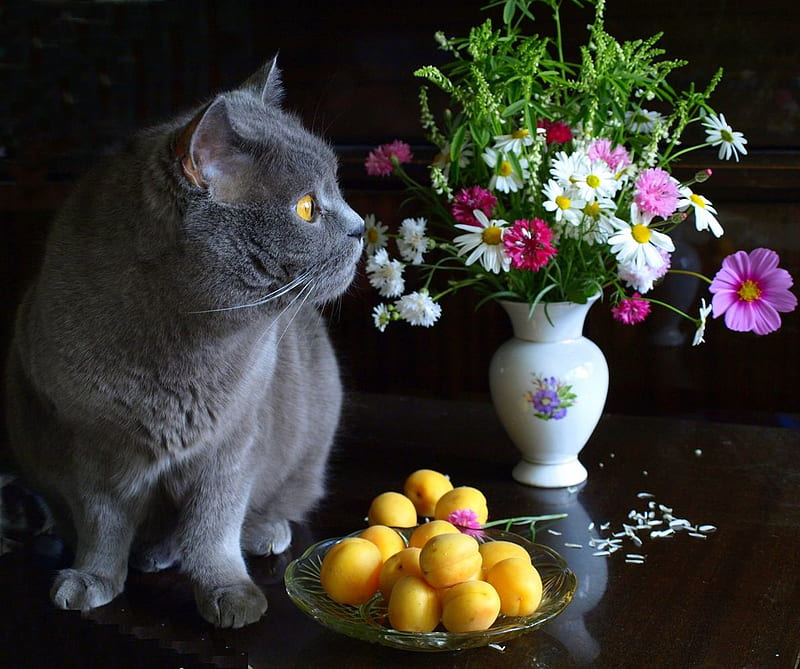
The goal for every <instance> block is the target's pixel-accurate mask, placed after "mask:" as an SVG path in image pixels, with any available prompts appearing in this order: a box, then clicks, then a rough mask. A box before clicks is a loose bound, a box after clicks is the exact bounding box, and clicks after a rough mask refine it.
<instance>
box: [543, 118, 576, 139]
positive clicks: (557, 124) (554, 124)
mask: <svg viewBox="0 0 800 669" xmlns="http://www.w3.org/2000/svg"><path fill="white" fill-rule="evenodd" d="M536 125H537V126H538V127H540V128H544V129H545V131H546V133H547V134H546V135H545V141H546V142H547V143H548V144H564V143H565V142H568V141H569V140H571V139H572V130H570V128H569V126H568V125H567V124H566V123H564V121H549V120H547V119H545V120H543V121H539V122H538V123H537V124H536Z"/></svg>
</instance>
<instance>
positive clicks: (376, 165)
mask: <svg viewBox="0 0 800 669" xmlns="http://www.w3.org/2000/svg"><path fill="white" fill-rule="evenodd" d="M392 156H394V157H395V158H397V162H399V163H400V164H403V163H410V162H411V160H412V159H413V158H414V154H412V153H411V147H410V146H409V145H408V144H406V143H405V142H401V141H400V140H399V139H396V140H395V141H393V142H390V143H389V144H381V145H380V146H379V147H378V148H376V149H373V150H372V151H371V152H370V154H369V155H368V156H367V160H366V162H365V163H364V167H366V169H367V174H369V175H370V176H373V177H385V176H388V175H390V174H391V173H392V170H393V169H394V164H393V163H392Z"/></svg>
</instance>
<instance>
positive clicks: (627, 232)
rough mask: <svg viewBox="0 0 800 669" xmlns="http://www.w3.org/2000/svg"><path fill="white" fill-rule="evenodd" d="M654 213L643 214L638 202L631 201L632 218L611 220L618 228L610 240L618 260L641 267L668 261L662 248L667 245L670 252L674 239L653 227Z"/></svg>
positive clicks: (657, 266) (653, 265)
mask: <svg viewBox="0 0 800 669" xmlns="http://www.w3.org/2000/svg"><path fill="white" fill-rule="evenodd" d="M651 219H652V216H650V215H642V214H640V212H639V208H638V207H637V206H636V204H635V203H633V204H631V221H630V223H629V222H628V221H623V220H621V219H616V221H611V224H612V225H613V226H614V228H615V232H614V233H613V234H612V235H611V236H609V238H608V244H609V245H610V246H611V252H612V253H613V254H614V255H615V256H616V257H617V262H619V263H620V264H623V265H633V266H634V267H636V268H641V267H642V266H643V265H649V266H650V267H652V268H654V269H658V268H660V267H661V266H662V265H663V264H664V258H663V257H662V256H661V254H660V253H659V252H658V250H659V249H663V250H664V251H667V252H669V253H672V252H673V251H674V250H675V245H674V244H673V243H672V240H671V239H670V238H669V237H668V236H667V235H665V234H664V233H663V232H659V231H658V230H655V229H653V228H651V227H650V221H651Z"/></svg>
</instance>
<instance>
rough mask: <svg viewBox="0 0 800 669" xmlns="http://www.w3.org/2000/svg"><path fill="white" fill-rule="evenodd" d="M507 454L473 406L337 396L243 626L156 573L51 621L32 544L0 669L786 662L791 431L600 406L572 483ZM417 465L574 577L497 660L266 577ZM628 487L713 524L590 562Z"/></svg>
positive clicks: (789, 645)
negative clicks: (261, 613) (299, 498)
mask: <svg viewBox="0 0 800 669" xmlns="http://www.w3.org/2000/svg"><path fill="white" fill-rule="evenodd" d="M516 459H517V456H516V452H515V450H514V448H513V446H512V445H511V444H510V442H509V441H508V439H507V437H506V436H505V434H504V433H503V431H502V429H501V427H500V426H499V423H498V422H497V419H496V418H495V416H494V413H493V409H492V407H491V405H489V404H487V403H484V402H450V401H436V400H429V399H411V398H402V397H396V396H384V395H358V396H356V397H353V398H352V399H351V401H350V402H349V403H348V409H347V411H346V413H345V415H344V417H343V422H342V429H341V436H340V439H339V447H338V450H337V451H336V453H335V454H334V456H333V459H332V461H331V466H330V476H329V478H330V480H329V493H328V495H327V497H326V499H325V500H324V502H323V503H322V504H321V505H320V507H319V509H318V510H317V511H316V512H315V513H314V514H312V516H311V517H310V518H309V521H308V522H307V523H306V524H304V525H302V526H297V527H296V528H295V538H294V541H293V544H292V546H291V548H290V550H289V551H288V552H287V553H286V554H284V555H281V556H278V557H273V558H266V559H260V560H253V561H251V563H250V568H251V571H252V573H253V574H254V577H255V578H256V580H257V581H258V583H259V584H260V585H261V586H263V588H264V590H265V591H266V593H267V596H268V598H269V602H270V606H269V610H268V611H267V613H266V615H265V617H264V618H263V619H262V620H261V621H260V622H258V623H257V624H255V625H252V626H250V627H248V628H245V629H243V630H237V631H220V630H214V629H213V628H211V627H210V626H208V625H207V624H205V623H204V622H202V621H201V620H200V619H199V617H198V616H197V614H196V613H195V611H194V604H193V601H192V595H191V588H190V587H189V585H188V584H187V583H186V582H185V581H184V580H183V579H182V578H181V576H180V575H178V574H176V573H172V572H168V573H163V574H158V575H143V574H138V573H135V572H132V573H131V574H130V577H129V580H128V584H127V589H126V592H125V593H124V594H123V595H122V596H120V597H119V598H118V599H117V600H115V601H114V602H112V603H111V604H110V605H108V606H106V607H103V608H102V609H99V610H96V611H94V612H92V613H91V614H89V615H87V616H81V615H80V614H78V613H73V612H63V611H57V610H55V609H53V608H52V607H51V605H50V603H49V601H48V598H47V590H48V587H49V582H50V579H51V569H52V568H54V567H55V566H57V565H56V562H57V561H56V560H55V559H53V558H47V557H45V555H44V553H45V552H44V551H43V550H42V549H41V546H40V548H39V549H38V550H34V547H33V546H28V547H20V548H18V549H17V550H14V551H12V552H11V553H8V554H6V555H4V556H2V557H0V592H2V606H0V666H2V667H13V668H22V669H26V668H27V667H37V668H38V667H51V666H53V667H55V666H58V667H67V666H75V667H101V666H102V667H129V666H131V667H132V666H136V667H176V668H177V667H187V668H188V667H205V666H219V667H242V668H246V667H247V666H248V664H249V665H250V666H252V667H253V668H254V669H259V668H263V667H303V668H304V669H312V668H314V667H326V668H327V667H359V668H362V667H378V666H380V667H383V668H390V667H404V668H405V667H454V668H455V667H482V668H484V667H486V668H490V667H504V668H510V667H554V668H555V667H584V666H587V667H637V668H640V667H653V668H657V667H665V668H675V667H724V668H734V667H739V668H744V667H753V668H755V667H758V668H760V669H766V668H772V667H774V668H781V669H783V668H788V669H795V668H796V667H797V666H798V662H800V582H799V581H798V567H799V566H800V505H798V502H797V493H798V491H799V490H800V432H798V431H797V430H794V429H787V428H771V427H764V426H751V425H736V424H721V423H713V422H695V421H691V420H677V419H669V418H646V417H629V416H621V415H605V416H604V417H603V419H602V420H601V423H600V425H599V426H598V429H597V431H596V432H595V434H594V435H593V436H592V438H591V440H590V442H589V444H588V445H587V446H586V448H585V449H584V451H583V454H582V456H581V459H582V461H583V462H584V464H585V465H586V466H587V469H588V470H589V479H588V481H587V482H586V483H585V484H584V485H583V486H581V487H580V488H579V489H578V490H549V491H546V490H536V489H532V488H528V487H525V486H522V485H520V484H517V483H515V482H514V481H513V480H512V478H511V476H510V470H511V468H512V466H513V464H514V463H515V461H516ZM420 467H431V468H434V469H438V470H440V471H444V472H446V473H448V474H449V475H450V476H451V478H452V480H453V481H454V482H455V483H456V484H463V485H473V486H476V487H478V488H480V489H481V490H483V491H484V493H485V494H486V496H487V498H488V500H489V507H490V514H491V517H493V518H500V517H508V516H513V515H523V514H540V513H550V512H562V511H563V512H566V513H567V514H568V517H567V518H565V519H563V520H558V521H552V522H551V523H550V524H549V525H546V526H542V527H541V528H540V529H539V531H538V535H537V541H540V542H541V543H544V544H547V545H549V546H551V547H553V548H554V549H556V550H557V551H559V552H560V553H561V554H562V555H563V556H564V557H565V559H566V560H567V562H568V564H569V565H570V567H571V568H572V569H573V570H574V571H575V572H576V573H577V576H578V580H579V586H578V591H577V594H576V597H575V599H574V600H573V601H572V603H571V604H570V605H569V606H568V607H567V608H566V610H565V611H564V612H563V613H562V614H561V616H560V617H558V618H557V619H556V620H554V621H553V622H551V623H549V624H547V625H545V626H544V627H543V628H541V629H540V630H537V631H534V632H532V633H529V634H527V635H525V636H523V637H520V638H518V639H516V640H513V641H510V642H508V643H507V644H506V645H505V650H504V651H502V652H501V651H499V650H496V649H493V648H482V649H476V650H468V651H460V652H453V653H410V652H404V651H398V650H393V649H388V648H384V647H382V646H378V645H372V644H368V643H364V642H361V641H357V640H352V639H349V638H346V637H343V636H339V635H337V634H335V633H333V632H330V631H328V630H326V629H325V628H323V627H321V626H320V625H318V624H317V623H316V622H314V621H313V620H311V619H310V618H308V617H306V616H305V615H304V614H303V613H301V612H300V611H299V610H298V609H296V608H295V607H294V606H293V604H292V603H291V601H290V600H289V598H288V596H287V595H286V594H285V591H284V587H283V582H282V574H283V569H284V567H285V565H286V564H287V562H288V560H290V559H292V558H293V557H296V556H297V555H299V554H300V553H301V552H302V551H303V549H305V548H306V547H307V546H308V545H310V544H311V543H312V542H314V541H316V540H318V539H322V538H326V537H330V536H339V535H341V534H344V533H346V532H350V531H353V530H355V529H358V528H360V527H361V526H363V522H364V521H363V519H364V516H365V514H366V510H367V507H368V504H369V501H370V500H371V498H372V497H373V496H374V495H375V494H377V493H379V492H383V491H384V490H389V489H395V490H399V489H401V487H402V483H403V480H404V478H405V476H406V475H407V474H409V473H410V472H411V471H413V470H414V469H417V468H420ZM642 492H649V493H651V494H652V495H654V497H653V498H652V501H654V502H655V503H656V505H658V504H663V505H665V506H667V507H670V508H672V509H673V514H674V515H675V516H676V517H680V518H685V519H687V520H689V521H690V522H691V523H693V524H696V525H706V524H708V525H714V526H716V527H717V528H718V529H717V531H716V532H713V533H710V534H708V535H707V538H705V539H703V538H699V537H692V536H690V535H689V534H688V533H680V534H678V535H677V536H675V537H673V538H671V539H647V538H645V540H644V543H643V545H642V546H641V547H636V546H634V545H633V544H631V543H626V544H625V546H624V550H621V551H618V552H617V553H614V554H613V555H611V556H608V557H597V556H594V555H593V554H592V553H593V549H592V548H591V547H590V546H589V543H588V542H589V539H590V538H591V537H597V536H599V535H600V534H603V535H606V534H608V533H609V532H611V531H616V530H621V529H622V526H623V523H625V522H628V514H629V512H630V511H631V510H634V509H635V510H640V509H642V510H647V506H648V503H649V500H647V499H642V498H640V497H639V496H638V494H639V493H642ZM656 508H658V507H656ZM657 515H659V514H657ZM591 523H594V528H593V529H590V525H591ZM605 523H608V524H609V528H608V530H605V531H601V530H600V527H601V525H603V524H605ZM555 532H560V533H561V534H558V535H557V534H555ZM641 536H646V535H641ZM565 544H580V545H582V546H583V548H572V547H568V546H566V545H565ZM633 552H635V553H641V554H644V555H645V556H646V558H645V561H644V563H643V564H631V563H627V562H626V561H625V555H626V554H627V553H633Z"/></svg>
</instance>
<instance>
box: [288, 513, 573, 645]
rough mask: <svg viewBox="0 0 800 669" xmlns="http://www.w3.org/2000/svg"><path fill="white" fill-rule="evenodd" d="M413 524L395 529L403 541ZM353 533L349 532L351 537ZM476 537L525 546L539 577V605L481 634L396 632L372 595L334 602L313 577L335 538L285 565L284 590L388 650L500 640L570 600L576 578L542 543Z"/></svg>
mask: <svg viewBox="0 0 800 669" xmlns="http://www.w3.org/2000/svg"><path fill="white" fill-rule="evenodd" d="M413 529H414V528H409V529H401V530H398V531H399V532H400V533H401V534H402V535H403V537H404V538H405V540H406V542H407V541H408V537H409V536H410V535H411V532H412V531H413ZM357 534H358V532H354V533H353V534H352V535H350V536H355V535H357ZM481 534H482V536H481V537H476V538H477V539H478V540H479V541H497V540H500V539H502V540H504V541H513V542H514V543H517V544H519V545H521V546H523V547H524V548H525V550H527V551H528V553H529V554H530V556H531V560H532V562H533V565H534V566H535V567H536V569H537V570H538V571H539V574H540V575H541V577H542V585H543V593H542V602H541V604H540V605H539V608H538V609H537V610H536V611H535V612H534V613H532V614H531V615H529V616H520V617H506V616H503V615H501V616H500V617H499V618H498V619H497V620H496V621H495V622H494V624H493V625H492V626H491V627H490V628H489V629H488V630H485V631H483V632H467V633H453V632H446V631H438V630H437V631H434V632H424V633H420V632H400V631H398V630H394V629H392V628H390V627H389V626H388V621H387V614H386V603H385V601H384V599H383V597H381V595H380V594H379V593H378V594H376V595H375V596H373V597H372V599H370V600H369V601H368V602H366V603H365V604H362V605H361V606H350V605H347V604H338V603H337V602H334V601H333V600H332V599H330V597H328V595H327V594H325V591H324V590H323V589H322V586H321V585H320V581H319V574H320V567H321V565H322V560H323V558H324V557H325V555H326V554H327V552H328V550H330V548H331V547H332V546H333V545H334V544H335V543H336V542H337V541H340V538H335V539H326V540H324V541H320V542H319V543H316V544H314V545H313V546H311V547H310V548H309V549H308V550H306V551H305V553H303V555H301V556H300V557H299V558H297V559H296V560H293V561H292V562H291V563H290V564H289V566H288V567H287V568H286V572H285V574H284V581H285V583H286V592H287V593H288V594H289V597H290V598H291V599H292V601H293V602H294V603H295V604H296V605H297V607H298V608H299V609H300V610H301V611H303V612H304V613H306V614H307V615H309V616H311V617H312V618H313V619H314V620H316V621H318V622H319V623H321V624H322V625H324V626H326V627H328V628H330V629H332V630H334V631H336V632H339V633H341V634H345V635H347V636H350V637H353V638H356V639H361V640H362V641H369V642H371V643H379V644H383V645H384V646H390V647H392V648H400V649H404V650H416V651H447V650H461V649H464V648H477V647H479V646H486V645H488V644H490V643H502V642H504V641H508V640H509V639H512V638H514V637H517V636H519V635H521V634H524V633H526V632H530V631H531V630H534V629H536V628H537V627H541V626H542V625H544V624H545V623H546V622H548V621H550V620H552V619H553V618H555V617H556V616H557V615H558V614H559V613H561V612H562V611H563V610H564V608H565V607H566V606H567V604H569V603H570V601H572V597H573V596H574V594H575V590H576V588H577V578H576V576H575V574H574V573H573V572H572V570H570V569H569V567H568V566H567V563H566V562H565V561H564V559H563V558H562V557H561V556H560V555H559V554H558V553H556V552H555V551H554V550H552V549H550V548H548V547H547V546H542V545H540V544H534V543H531V542H530V541H528V540H526V539H524V538H523V537H521V536H519V535H518V534H514V533H513V532H503V531H501V530H492V529H489V530H483V531H482V532H481Z"/></svg>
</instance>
